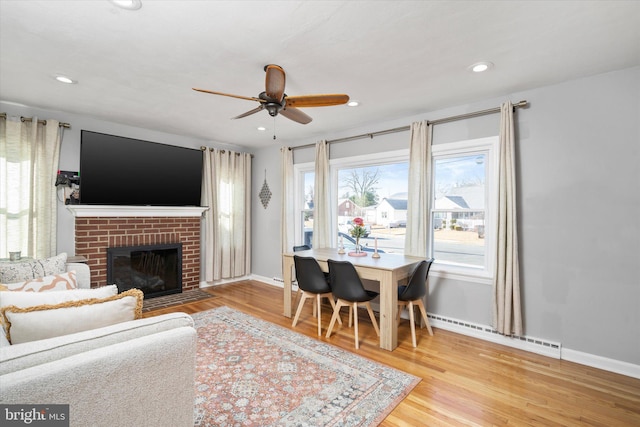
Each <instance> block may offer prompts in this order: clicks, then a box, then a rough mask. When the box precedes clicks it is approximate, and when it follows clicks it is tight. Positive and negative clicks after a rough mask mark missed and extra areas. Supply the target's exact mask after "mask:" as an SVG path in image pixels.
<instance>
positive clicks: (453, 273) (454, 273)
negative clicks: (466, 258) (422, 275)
mask: <svg viewBox="0 0 640 427" xmlns="http://www.w3.org/2000/svg"><path fill="white" fill-rule="evenodd" d="M429 276H433V277H439V278H442V279H447V280H457V281H461V282H470V283H478V284H482V285H489V286H491V285H493V277H492V276H491V275H489V274H487V273H486V272H484V271H478V270H474V269H471V268H462V267H458V268H455V267H451V266H444V265H437V264H434V265H433V266H431V270H430V271H429Z"/></svg>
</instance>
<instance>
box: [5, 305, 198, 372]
mask: <svg viewBox="0 0 640 427" xmlns="http://www.w3.org/2000/svg"><path fill="white" fill-rule="evenodd" d="M182 327H193V319H192V318H191V316H189V315H188V314H186V313H168V314H162V315H160V316H153V317H148V318H145V319H139V320H132V321H129V322H122V323H118V324H115V325H111V326H106V327H104V328H99V329H92V330H88V331H83V332H78V333H75V334H69V335H64V336H60V337H54V338H48V339H44V340H39V341H32V342H27V343H23V344H16V345H12V346H8V347H4V348H0V375H6V374H8V373H11V372H16V371H20V370H23V369H28V368H31V367H34V366H38V365H42V364H44V363H48V362H52V361H55V360H61V359H64V358H67V357H70V356H74V355H76V354H81V353H85V352H87V351H91V350H96V349H100V348H103V347H107V346H110V345H113V344H118V343H122V342H126V341H129V340H135V339H138V338H141V337H144V336H147V335H152V334H157V333H159V332H163V331H168V330H170V329H175V328H182Z"/></svg>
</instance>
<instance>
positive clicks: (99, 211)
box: [67, 205, 209, 218]
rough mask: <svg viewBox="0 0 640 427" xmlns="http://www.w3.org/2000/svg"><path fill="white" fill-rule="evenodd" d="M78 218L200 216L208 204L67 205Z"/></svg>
mask: <svg viewBox="0 0 640 427" xmlns="http://www.w3.org/2000/svg"><path fill="white" fill-rule="evenodd" d="M67 209H68V210H69V211H71V213H72V214H73V216H74V217H76V218H89V217H114V218H117V217H199V216H202V214H203V213H204V212H205V211H206V210H208V209H209V208H208V207H206V206H112V205H67Z"/></svg>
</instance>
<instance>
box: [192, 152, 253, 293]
mask: <svg viewBox="0 0 640 427" xmlns="http://www.w3.org/2000/svg"><path fill="white" fill-rule="evenodd" d="M203 156H204V159H203V161H204V176H203V199H202V203H203V204H204V205H206V206H208V207H209V210H208V211H207V212H206V213H205V243H204V248H205V254H204V263H203V264H204V269H205V280H206V281H207V282H211V281H214V280H220V279H229V278H234V277H241V276H244V275H247V274H249V273H250V271H251V155H250V154H248V153H236V152H234V151H229V150H217V149H211V150H204V151H203Z"/></svg>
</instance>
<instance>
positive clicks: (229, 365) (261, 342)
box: [193, 307, 420, 427]
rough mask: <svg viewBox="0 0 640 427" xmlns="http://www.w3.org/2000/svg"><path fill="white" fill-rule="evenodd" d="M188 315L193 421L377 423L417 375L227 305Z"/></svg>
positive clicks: (218, 425)
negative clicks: (193, 355)
mask: <svg viewBox="0 0 640 427" xmlns="http://www.w3.org/2000/svg"><path fill="white" fill-rule="evenodd" d="M193 318H194V320H195V324H196V329H197V331H198V355H197V360H196V408H195V411H196V418H195V419H196V421H195V425H196V426H216V427H223V426H243V427H244V426H261V427H267V426H323V427H324V426H340V427H344V426H375V425H378V424H379V423H380V422H381V421H382V420H384V418H385V417H386V416H387V415H389V413H390V412H391V411H392V410H393V409H394V408H395V407H396V406H397V405H398V403H400V401H401V400H402V399H404V397H405V396H406V395H407V394H409V392H411V390H412V389H413V387H415V386H416V385H417V384H418V383H419V382H420V379H419V378H417V377H414V376H412V375H409V374H406V373H404V372H401V371H398V370H396V369H393V368H389V367H387V366H384V365H381V364H379V363H376V362H373V361H370V360H368V359H365V358H363V357H360V356H357V355H355V354H353V353H350V352H348V351H345V350H342V349H340V348H337V347H335V346H332V345H330V344H326V343H323V342H321V341H318V340H315V339H313V338H309V337H307V336H305V335H301V334H298V333H296V332H292V331H290V330H288V329H285V328H283V327H281V326H278V325H275V324H272V323H269V322H266V321H264V320H260V319H257V318H255V317H252V316H250V315H248V314H244V313H241V312H239V311H236V310H233V309H231V308H228V307H220V308H216V309H213V310H208V311H204V312H200V313H197V314H194V315H193Z"/></svg>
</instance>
